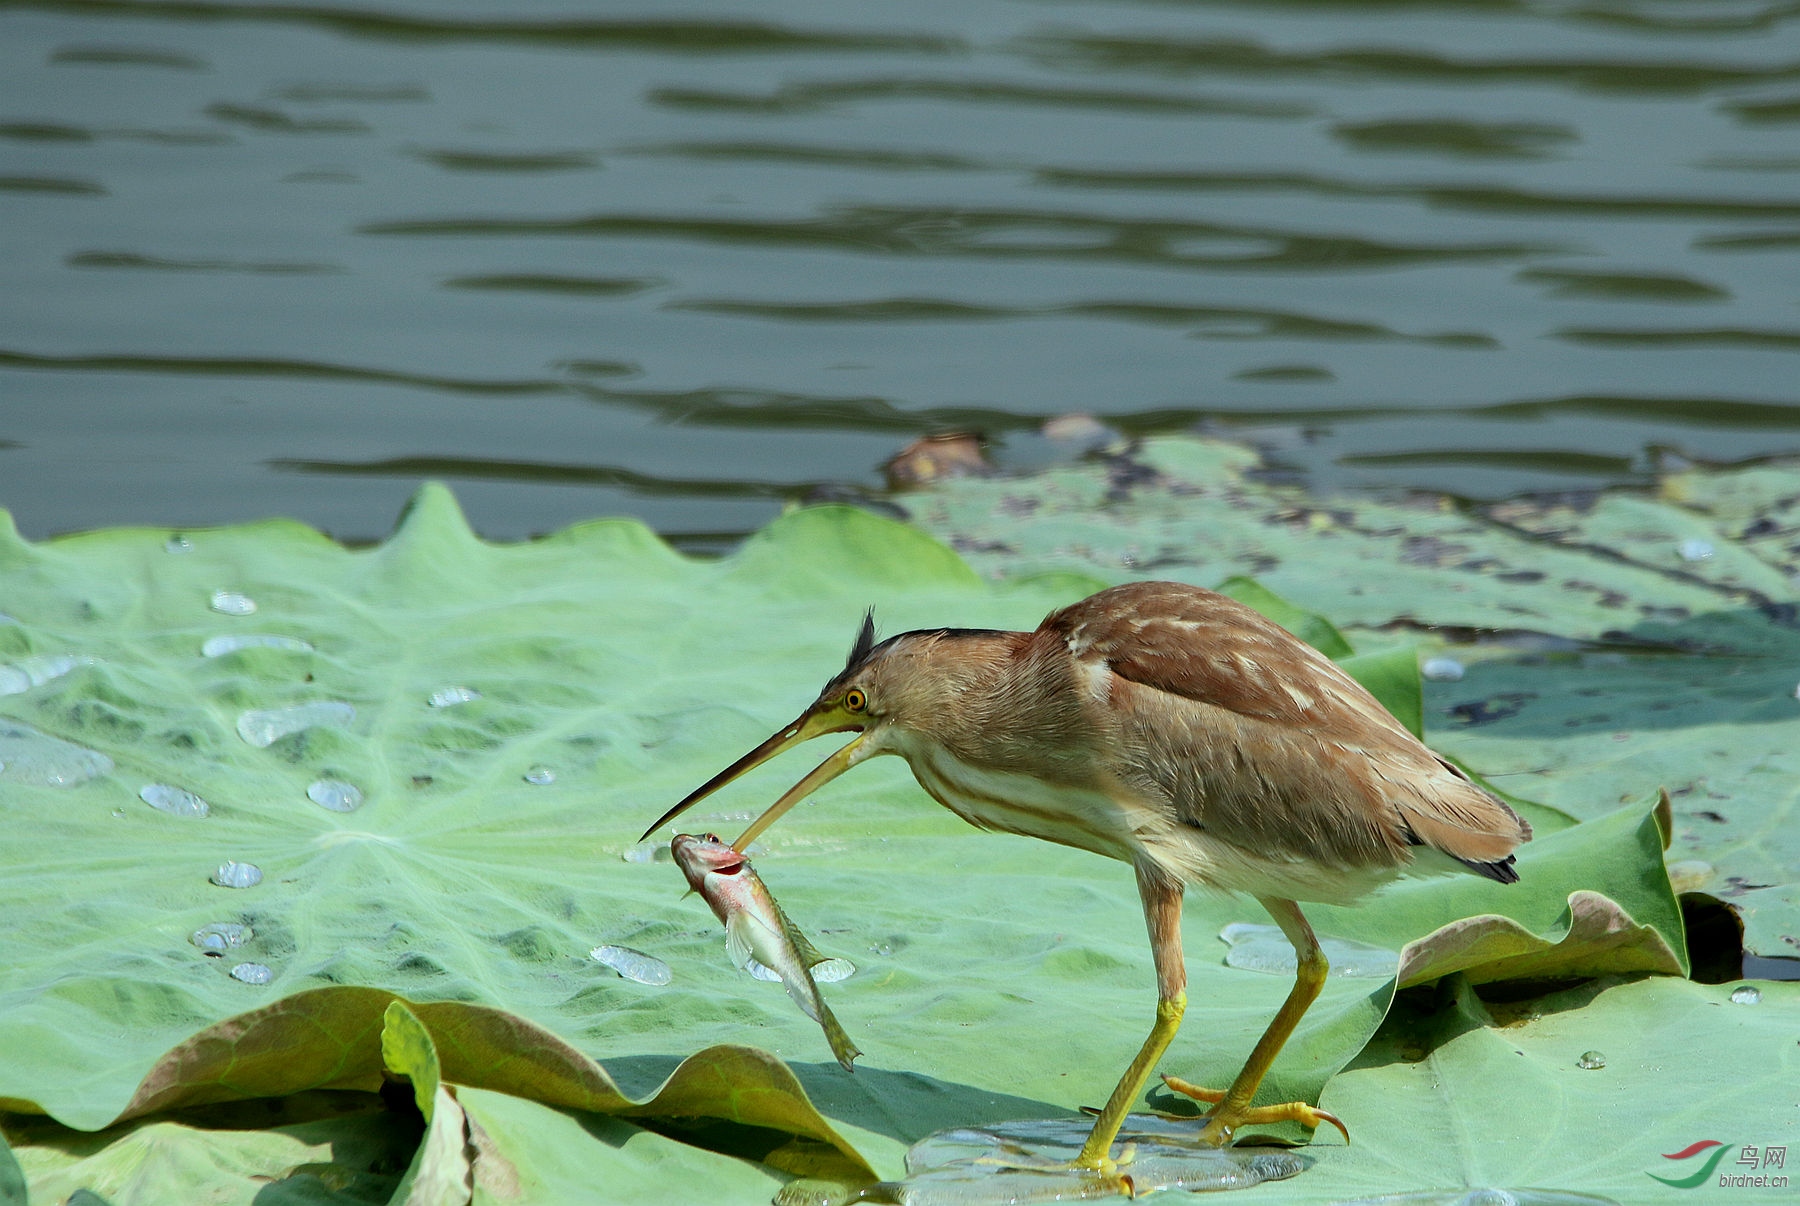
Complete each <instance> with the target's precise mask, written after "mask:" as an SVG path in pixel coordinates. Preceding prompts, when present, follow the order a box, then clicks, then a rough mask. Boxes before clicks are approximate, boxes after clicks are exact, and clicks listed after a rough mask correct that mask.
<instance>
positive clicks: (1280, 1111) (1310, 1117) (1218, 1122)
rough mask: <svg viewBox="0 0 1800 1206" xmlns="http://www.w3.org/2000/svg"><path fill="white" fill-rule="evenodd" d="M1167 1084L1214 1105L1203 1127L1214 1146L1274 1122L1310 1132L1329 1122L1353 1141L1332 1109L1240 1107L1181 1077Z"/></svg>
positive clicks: (1299, 1104) (1204, 1138) (1291, 1104)
mask: <svg viewBox="0 0 1800 1206" xmlns="http://www.w3.org/2000/svg"><path fill="white" fill-rule="evenodd" d="M1162 1081H1163V1084H1165V1085H1167V1086H1168V1087H1169V1089H1170V1090H1171V1091H1172V1092H1176V1093H1180V1094H1181V1095H1182V1096H1184V1097H1192V1098H1193V1099H1194V1100H1195V1101H1204V1102H1206V1103H1208V1104H1209V1105H1212V1106H1214V1107H1215V1108H1214V1109H1213V1111H1212V1112H1211V1113H1210V1114H1208V1115H1207V1116H1206V1125H1205V1126H1203V1127H1201V1128H1200V1136H1199V1139H1200V1142H1201V1143H1205V1144H1209V1145H1211V1146H1213V1147H1224V1146H1225V1145H1226V1144H1227V1143H1230V1142H1231V1138H1232V1136H1233V1135H1234V1134H1236V1132H1237V1130H1238V1128H1240V1127H1245V1126H1266V1125H1267V1124H1269V1123H1271V1122H1298V1123H1299V1124H1300V1125H1301V1126H1303V1127H1305V1128H1306V1129H1308V1130H1314V1129H1316V1128H1317V1127H1318V1125H1319V1124H1320V1123H1322V1122H1329V1123H1330V1124H1331V1125H1332V1126H1335V1127H1336V1128H1337V1129H1338V1133H1339V1134H1341V1135H1343V1137H1344V1142H1345V1143H1349V1142H1350V1129H1349V1128H1348V1127H1346V1126H1345V1125H1344V1123H1343V1120H1342V1119H1340V1118H1339V1117H1338V1116H1337V1115H1336V1114H1333V1113H1331V1112H1330V1111H1329V1110H1321V1109H1319V1108H1318V1107H1317V1106H1310V1105H1307V1104H1306V1103H1305V1102H1304V1101H1284V1102H1282V1103H1281V1104H1280V1105H1266V1106H1237V1107H1233V1106H1231V1105H1229V1104H1226V1102H1225V1093H1224V1092H1223V1091H1221V1090H1219V1089H1205V1088H1201V1087H1200V1086H1199V1085H1196V1084H1191V1083H1190V1082H1188V1081H1185V1080H1183V1079H1181V1078H1180V1077H1179V1076H1168V1075H1164V1076H1163V1078H1162Z"/></svg>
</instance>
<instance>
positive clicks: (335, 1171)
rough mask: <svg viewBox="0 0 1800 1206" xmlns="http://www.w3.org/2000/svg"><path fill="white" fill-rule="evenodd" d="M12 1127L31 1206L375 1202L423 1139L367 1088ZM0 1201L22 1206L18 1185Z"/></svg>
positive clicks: (391, 1187)
mask: <svg viewBox="0 0 1800 1206" xmlns="http://www.w3.org/2000/svg"><path fill="white" fill-rule="evenodd" d="M7 1127H8V1129H9V1130H10V1131H11V1132H12V1134H13V1138H14V1141H15V1142H16V1143H17V1144H18V1151H19V1155H20V1158H21V1160H22V1162H23V1164H24V1171H25V1174H26V1176H28V1177H29V1179H30V1181H31V1185H32V1190H33V1195H34V1199H35V1200H36V1201H38V1202H63V1201H71V1202H73V1201H86V1202H89V1203H92V1202H97V1201H110V1202H116V1203H122V1204H123V1203H136V1202H142V1203H151V1202H192V1201H196V1200H202V1201H207V1202H217V1203H220V1204H221V1206H227V1204H229V1206H238V1204H240V1203H241V1204H242V1206H251V1204H252V1203H257V1202H261V1203H266V1202H270V1201H279V1202H307V1203H317V1204H319V1206H327V1204H330V1206H380V1204H383V1203H386V1202H388V1201H389V1200H390V1199H391V1198H392V1197H393V1194H394V1191H395V1188H396V1187H397V1186H398V1184H399V1182H400V1173H401V1171H402V1170H404V1169H405V1168H406V1167H407V1163H408V1161H409V1160H411V1158H412V1155H413V1152H414V1149H415V1148H416V1146H417V1144H418V1139H419V1130H418V1126H417V1124H416V1122H411V1123H409V1122H408V1121H406V1120H404V1119H401V1118H399V1117H398V1116H396V1115H394V1114H392V1113H390V1112H388V1111H387V1110H385V1109H384V1108H383V1106H382V1103H381V1101H380V1099H379V1098H377V1097H376V1096H375V1095H374V1094H372V1093H308V1094H300V1095H296V1096H293V1097H289V1098H285V1099H281V1100H267V1101H262V1102H258V1103H256V1105H255V1108H254V1109H251V1110H244V1109H242V1108H240V1107H237V1106H233V1107H231V1108H230V1109H225V1110H221V1109H220V1108H219V1107H205V1108H201V1109H197V1110H190V1111H185V1112H183V1113H182V1114H178V1115H170V1114H164V1115H158V1116H157V1117H154V1118H147V1119H140V1120H136V1121H133V1122H127V1123H122V1124H120V1125H118V1126H115V1127H109V1128H107V1129H106V1130H103V1131H98V1132H81V1131H71V1130H69V1129H68V1128H66V1127H62V1126H59V1125H58V1124H56V1123H54V1122H52V1121H50V1120H49V1119H45V1118H35V1119H34V1118H21V1117H17V1116H14V1117H12V1118H9V1119H8V1120H7ZM82 1194H86V1195H88V1196H87V1197H85V1198H83V1197H80V1195H82ZM0 1201H6V1202H8V1203H9V1206H10V1204H11V1203H13V1202H17V1203H20V1204H21V1206H22V1204H23V1203H24V1201H25V1197H24V1192H23V1187H22V1186H21V1187H20V1190H19V1193H18V1196H17V1197H16V1198H10V1199H9V1198H4V1197H0Z"/></svg>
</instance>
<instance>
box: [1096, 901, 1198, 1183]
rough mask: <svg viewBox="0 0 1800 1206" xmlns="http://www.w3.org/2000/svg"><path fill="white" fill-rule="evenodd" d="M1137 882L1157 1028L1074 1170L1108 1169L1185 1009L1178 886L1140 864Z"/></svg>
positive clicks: (1108, 1104) (1122, 1081)
mask: <svg viewBox="0 0 1800 1206" xmlns="http://www.w3.org/2000/svg"><path fill="white" fill-rule="evenodd" d="M1137 878H1138V895H1139V896H1141V897H1142V898H1143V901H1144V924H1145V926H1146V927H1148V929H1149V930H1150V953H1151V954H1152V955H1153V956H1154V957H1155V959H1156V1024H1155V1025H1154V1026H1152V1027H1151V1028H1150V1037H1149V1038H1147V1039H1145V1040H1144V1045H1143V1047H1142V1048H1140V1049H1139V1051H1138V1053H1137V1058H1136V1059H1134V1060H1132V1061H1131V1066H1130V1067H1129V1068H1127V1069H1125V1075H1124V1076H1122V1077H1120V1078H1119V1083H1118V1086H1117V1087H1116V1088H1114V1089H1113V1091H1112V1096H1111V1097H1109V1098H1107V1099H1106V1106H1105V1108H1103V1109H1102V1110H1101V1111H1100V1116H1099V1117H1098V1118H1096V1119H1095V1120H1094V1129H1093V1130H1092V1131H1090V1132H1088V1138H1087V1142H1086V1143H1085V1144H1083V1145H1082V1148H1081V1154H1080V1155H1079V1156H1077V1157H1075V1164H1076V1166H1077V1167H1079V1168H1097V1169H1111V1168H1112V1167H1113V1161H1112V1145H1113V1140H1114V1139H1116V1138H1118V1137H1119V1128H1120V1127H1121V1126H1123V1125H1125V1116H1126V1115H1127V1114H1129V1113H1131V1105H1132V1103H1133V1102H1135V1101H1136V1100H1137V1099H1138V1097H1139V1095H1141V1094H1142V1093H1143V1091H1144V1086H1145V1085H1146V1084H1147V1083H1149V1080H1150V1072H1151V1070H1152V1069H1153V1068H1155V1067H1156V1063H1157V1061H1158V1060H1160V1059H1161V1058H1162V1057H1163V1052H1165V1051H1167V1050H1168V1049H1169V1044H1170V1043H1171V1042H1172V1041H1173V1040H1174V1038H1175V1032H1176V1031H1177V1030H1179V1029H1180V1028H1181V1015H1182V1014H1183V1013H1184V1012H1186V1010H1187V967H1186V965H1185V964H1183V962H1182V959H1181V883H1180V881H1178V880H1174V879H1171V878H1170V877H1169V876H1167V875H1165V874H1164V873H1162V872H1161V871H1159V870H1157V869H1156V868H1155V867H1151V866H1140V867H1139V868H1138V877H1137Z"/></svg>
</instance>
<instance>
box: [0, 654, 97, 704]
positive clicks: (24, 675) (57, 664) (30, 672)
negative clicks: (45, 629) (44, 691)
mask: <svg viewBox="0 0 1800 1206" xmlns="http://www.w3.org/2000/svg"><path fill="white" fill-rule="evenodd" d="M96 660H97V659H95V658H91V657H87V656H84V655H82V654H76V653H39V654H34V655H32V656H31V657H22V658H20V659H19V660H18V661H16V662H14V663H13V664H12V665H10V666H0V695H19V694H22V693H24V692H26V691H29V690H31V689H32V688H33V687H41V686H43V685H44V684H45V683H47V682H53V681H55V680H56V679H59V678H61V677H62V676H63V675H65V674H67V673H68V672H69V671H71V670H73V669H75V668H76V667H77V666H92V665H93V664H94V663H95V661H96Z"/></svg>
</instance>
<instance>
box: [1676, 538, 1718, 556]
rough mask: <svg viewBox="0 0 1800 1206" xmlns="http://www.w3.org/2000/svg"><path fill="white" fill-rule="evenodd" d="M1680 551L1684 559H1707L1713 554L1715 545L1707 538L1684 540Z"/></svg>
mask: <svg viewBox="0 0 1800 1206" xmlns="http://www.w3.org/2000/svg"><path fill="white" fill-rule="evenodd" d="M1678 551H1679V552H1680V553H1681V559H1682V560H1683V561H1705V560H1706V559H1707V558H1708V557H1711V556H1712V555H1713V546H1712V543H1711V542H1710V541H1706V540H1698V539H1695V540H1684V541H1682V542H1681V546H1680V548H1679V550H1678Z"/></svg>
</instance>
